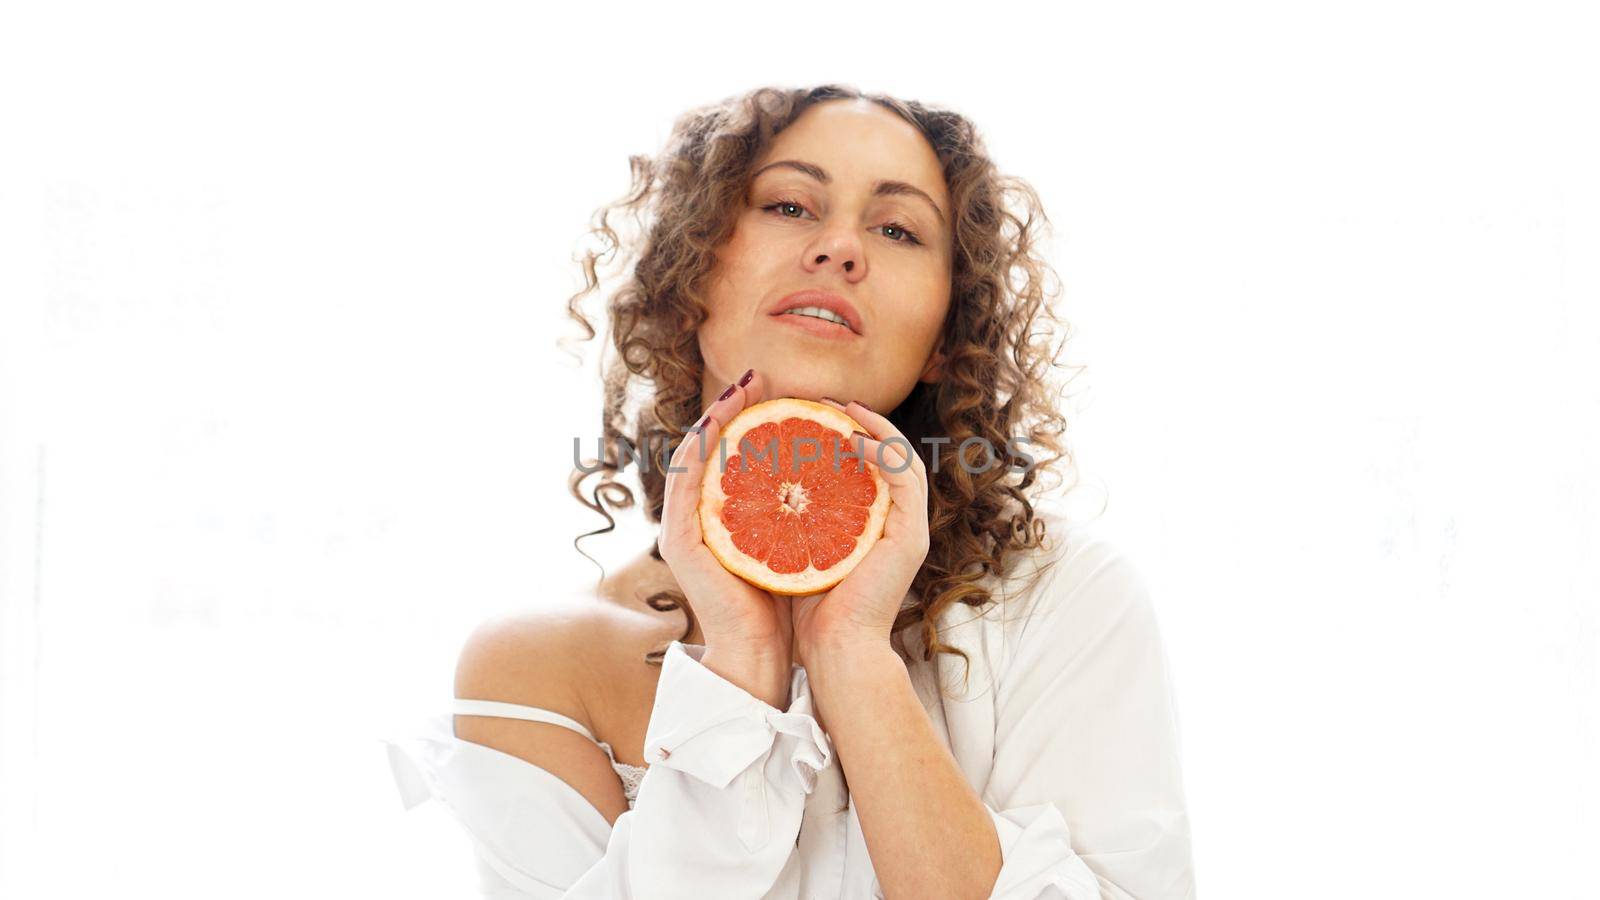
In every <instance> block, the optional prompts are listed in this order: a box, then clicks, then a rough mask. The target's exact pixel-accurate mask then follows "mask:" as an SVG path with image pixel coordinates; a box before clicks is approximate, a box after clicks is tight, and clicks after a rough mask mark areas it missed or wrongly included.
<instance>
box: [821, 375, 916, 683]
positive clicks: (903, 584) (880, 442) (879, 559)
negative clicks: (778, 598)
mask: <svg viewBox="0 0 1600 900" xmlns="http://www.w3.org/2000/svg"><path fill="white" fill-rule="evenodd" d="M824 402H827V403H830V404H831V405H832V406H834V407H836V408H838V409H840V410H841V411H843V412H844V413H845V414H846V415H848V416H850V417H851V418H853V419H855V420H856V421H857V422H859V423H860V424H861V430H862V431H864V432H866V433H867V434H869V435H871V437H870V438H862V437H860V436H856V437H853V438H851V444H852V449H853V452H854V453H855V454H857V455H859V456H860V457H861V458H863V459H865V460H866V461H867V462H868V464H871V465H876V467H877V468H878V471H879V473H880V474H882V475H883V477H884V480H886V481H888V482H889V499H890V505H889V517H888V520H887V521H886V522H885V523H884V529H883V536H882V537H880V538H879V539H878V542H877V543H875V544H873V545H872V549H871V550H869V551H867V555H866V556H864V557H862V558H861V562H860V563H858V564H857V565H856V567H855V568H854V569H852V570H850V574H849V575H846V576H845V578H844V580H843V581H841V582H839V583H838V584H836V585H834V586H833V589H832V590H829V591H826V592H824V593H821V594H812V595H808V596H805V597H795V598H794V600H793V603H792V614H793V617H794V643H795V650H796V653H797V654H798V656H799V662H800V664H801V665H806V664H807V661H808V660H812V661H815V660H817V659H819V658H820V655H821V654H826V653H833V652H837V651H844V652H849V651H852V650H856V649H861V648H868V649H870V650H871V651H874V652H875V651H877V650H881V649H883V648H887V647H888V646H889V635H890V633H891V631H892V630H893V626H894V620H895V617H896V616H898V615H899V614H900V605H901V603H902V602H903V601H904V599H905V596H906V593H907V592H908V591H910V590H911V582H912V581H913V580H914V579H915V578H916V577H917V572H918V571H919V570H920V569H921V568H922V563H923V561H924V560H926V559H927V557H928V546H929V537H928V473H927V467H926V466H925V465H924V464H923V462H922V457H920V456H918V455H917V454H916V453H915V452H913V451H912V450H911V441H910V440H909V439H907V438H906V436H905V435H903V434H901V433H900V430H899V429H898V428H895V427H894V425H893V423H891V422H890V421H889V419H888V417H887V416H881V415H879V414H877V413H875V412H873V411H872V410H870V409H867V408H866V407H865V406H862V405H861V404H860V403H854V402H852V403H850V404H849V405H840V404H838V403H834V402H833V401H824ZM891 438H897V439H898V440H897V441H895V442H894V443H888V444H886V443H884V441H888V440H890V439H891ZM908 456H909V457H910V459H909V460H908V459H907V457H908Z"/></svg>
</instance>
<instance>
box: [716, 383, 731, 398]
mask: <svg viewBox="0 0 1600 900" xmlns="http://www.w3.org/2000/svg"><path fill="white" fill-rule="evenodd" d="M733 391H734V387H733V385H731V384H730V385H728V389H727V390H725V391H723V392H722V396H721V397H718V398H717V399H718V400H726V399H728V398H729V397H732V396H733Z"/></svg>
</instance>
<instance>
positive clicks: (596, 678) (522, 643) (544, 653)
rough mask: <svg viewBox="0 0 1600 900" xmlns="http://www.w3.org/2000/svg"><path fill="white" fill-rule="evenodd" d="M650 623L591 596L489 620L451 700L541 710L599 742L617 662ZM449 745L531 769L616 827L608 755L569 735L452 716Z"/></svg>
mask: <svg viewBox="0 0 1600 900" xmlns="http://www.w3.org/2000/svg"><path fill="white" fill-rule="evenodd" d="M648 625H649V623H648V622H645V621H642V620H641V617H640V616H639V615H638V614H637V613H634V612H632V611H629V610H626V609H622V608H619V607H617V606H615V605H614V604H611V603H607V602H604V601H602V600H599V599H597V598H594V597H588V598H585V597H582V596H576V597H570V598H561V599H557V600H554V601H550V602H543V603H541V604H540V605H539V606H538V607H537V608H532V609H521V610H512V611H505V612H500V613H497V614H494V615H491V616H489V617H487V618H486V619H485V620H484V621H483V622H481V623H480V624H479V625H478V626H477V627H476V628H474V629H473V631H472V632H471V634H470V635H469V636H468V637H467V639H466V641H465V642H464V643H463V645H462V648H461V653H460V657H459V660H458V662H457V666H456V673H455V696H456V697H458V698H462V699H469V700H496V701H500V702H504V703H514V704H517V705H520V706H532V707H537V708H540V709H546V710H549V711H551V712H555V713H559V714H560V715H563V716H566V717H567V718H570V719H572V720H574V721H576V722H577V723H578V724H580V725H582V726H583V727H584V728H586V729H587V730H588V731H589V733H590V734H591V735H594V736H595V737H596V738H597V739H601V740H603V739H605V735H606V734H608V732H609V731H610V729H611V728H612V727H614V724H613V723H612V722H610V721H608V720H607V718H606V717H607V716H608V715H609V714H610V711H611V710H613V709H614V707H615V705H616V704H615V702H614V700H613V699H612V693H613V692H615V691H617V690H619V688H618V687H617V683H618V681H619V678H618V675H617V671H618V665H617V662H618V660H619V658H620V657H619V654H621V653H623V652H626V648H632V647H634V646H637V645H640V644H641V643H642V641H643V640H644V636H645V635H646V634H647V633H648ZM453 718H454V730H455V736H456V737H457V738H459V739H461V740H464V741H469V742H471V743H474V744H480V745H482V746H485V747H489V748H491V749H494V750H499V751H500V752H502V753H506V754H509V755H511V756H515V757H517V758H519V759H522V760H524V761H526V762H530V763H533V764H534V765H536V766H538V767H539V768H541V769H544V770H545V771H547V772H549V773H551V774H553V775H555V776H556V777H557V778H559V779H561V780H562V781H564V782H566V783H567V784H568V785H569V786H571V787H572V788H574V789H575V790H577V791H578V792H579V793H580V794H582V795H583V796H584V797H585V798H587V799H588V800H589V801H590V803H591V804H592V805H593V806H594V807H595V808H596V809H597V810H599V811H600V812H601V814H602V815H604V816H605V817H606V819H607V820H608V821H615V819H616V817H617V816H618V815H620V814H621V813H622V812H624V811H625V810H626V809H627V800H626V797H625V796H624V794H623V791H622V787H621V784H620V782H619V781H618V779H617V774H616V772H615V771H613V769H612V765H611V760H610V758H608V756H607V754H606V753H605V752H604V751H603V750H601V749H600V747H599V746H598V745H596V744H595V743H594V742H593V741H591V740H590V739H589V738H588V737H585V736H584V735H582V734H579V733H578V732H576V731H573V730H571V729H569V728H566V727H563V726H560V725H554V724H549V723H545V722H529V721H524V720H521V719H509V718H501V717H496V716H477V715H456V716H454V717H453Z"/></svg>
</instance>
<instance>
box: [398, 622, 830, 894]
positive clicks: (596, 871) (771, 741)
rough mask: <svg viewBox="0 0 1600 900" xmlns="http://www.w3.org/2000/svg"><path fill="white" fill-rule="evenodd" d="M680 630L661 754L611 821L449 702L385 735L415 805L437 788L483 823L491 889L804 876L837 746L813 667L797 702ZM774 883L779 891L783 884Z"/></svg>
mask: <svg viewBox="0 0 1600 900" xmlns="http://www.w3.org/2000/svg"><path fill="white" fill-rule="evenodd" d="M704 650H705V648H704V647H702V646H699V645H692V644H691V645H685V644H682V643H680V642H678V641H674V642H673V643H672V644H671V645H669V646H668V648H667V652H666V656H665V658H664V659H663V662H662V672H661V679H660V681H659V682H658V685H657V688H656V699H655V706H654V708H653V709H652V711H651V716H650V723H649V726H648V728H647V731H646V742H645V748H646V761H647V762H649V763H651V765H650V768H649V770H648V771H647V772H646V773H645V777H644V781H643V782H642V784H641V785H640V787H639V795H638V797H637V798H636V799H635V802H634V806H633V808H632V809H631V810H629V811H627V812H625V813H623V814H622V815H621V816H619V817H618V818H617V820H616V823H615V826H614V827H613V826H610V825H608V824H607V822H606V820H605V817H604V816H602V815H601V814H600V813H599V811H598V810H596V809H595V808H594V807H593V806H592V805H591V804H590V803H589V802H588V800H586V799H585V798H584V797H583V795H582V794H580V793H578V792H577V791H576V790H574V789H573V788H572V787H570V786H568V785H567V784H566V783H565V782H563V781H561V780H560V779H559V778H557V777H555V776H554V775H552V774H551V773H549V772H547V771H545V770H544V769H541V768H539V767H538V766H535V765H533V764H531V763H529V762H527V761H525V760H523V759H520V758H519V757H515V756H512V755H510V754H507V753H502V752H500V751H498V750H494V749H492V748H489V747H484V746H482V745H479V744H474V743H472V742H470V741H463V740H460V739H458V738H456V737H455V736H454V734H453V731H454V729H453V727H452V725H451V718H450V716H449V715H442V716H437V717H435V718H433V719H430V720H429V723H428V726H427V727H426V728H424V729H423V730H422V731H421V733H419V734H416V735H412V736H408V737H405V738H398V739H385V741H384V743H385V744H386V745H387V746H388V752H389V761H390V766H391V770H392V772H393V775H394V778H395V784H396V786H397V788H398V790H399V792H400V797H401V802H402V805H403V806H404V808H406V809H410V808H412V807H414V806H416V805H418V804H420V803H422V802H424V801H426V800H428V799H437V800H439V801H440V802H441V803H443V804H444V805H445V806H446V807H447V808H448V809H449V810H450V811H451V813H452V814H453V815H454V816H455V818H456V819H457V820H458V821H459V822H460V823H461V824H462V826H463V827H464V828H465V829H466V831H467V833H468V834H469V835H470V836H471V838H472V841H473V845H474V848H475V850H476V852H477V855H478V858H479V860H480V864H481V871H482V882H481V885H480V893H481V895H482V896H485V897H498V898H505V897H515V896H528V897H541V898H554V897H569V898H597V897H607V898H634V897H645V896H648V897H694V898H696V900H703V898H705V897H722V896H730V897H732V896H737V897H752V898H754V897H764V896H768V895H769V894H771V893H774V892H776V893H780V894H781V893H783V890H782V887H783V885H784V884H785V883H786V882H787V881H789V880H792V879H796V878H798V875H799V872H798V866H796V865H792V864H791V858H792V857H794V856H795V854H796V853H797V852H798V850H797V848H796V846H795V839H796V836H797V835H798V834H799V829H800V820H801V816H802V814H803V812H804V806H805V798H806V795H808V794H809V793H810V792H811V791H812V789H813V788H814V787H815V784H816V775H817V772H818V771H820V770H821V769H823V768H826V766H827V765H828V762H829V760H830V759H831V758H832V753H833V750H832V746H831V744H830V743H829V740H828V737H827V735H826V734H825V733H824V732H823V731H822V729H821V728H820V727H819V726H818V725H817V722H816V719H815V718H814V716H813V713H812V710H813V707H812V700H811V691H810V687H809V684H808V682H807V681H806V674H805V670H804V669H802V668H800V667H799V666H795V667H794V668H793V669H792V681H791V690H790V694H791V697H792V699H791V701H790V703H789V709H788V710H787V711H780V710H778V709H777V708H775V707H773V706H771V705H769V704H767V703H765V702H763V701H761V700H759V699H757V698H756V697H754V696H752V695H750V694H749V693H747V692H746V691H744V690H743V689H741V688H739V687H738V686H736V685H734V684H732V683H731V682H729V681H727V680H726V679H724V678H722V677H721V676H719V675H717V674H716V673H714V672H712V671H711V670H710V669H707V668H705V666H703V665H701V663H700V658H701V656H702V655H703V653H704ZM775 889H776V891H775Z"/></svg>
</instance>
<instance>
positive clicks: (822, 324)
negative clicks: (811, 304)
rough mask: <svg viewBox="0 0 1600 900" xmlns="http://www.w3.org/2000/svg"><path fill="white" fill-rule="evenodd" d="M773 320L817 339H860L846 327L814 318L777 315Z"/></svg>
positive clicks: (790, 314) (788, 314)
mask: <svg viewBox="0 0 1600 900" xmlns="http://www.w3.org/2000/svg"><path fill="white" fill-rule="evenodd" d="M773 318H774V319H778V320H780V321H782V322H786V323H788V324H790V325H793V326H794V327H796V328H799V329H800V330H802V331H805V332H807V333H810V334H813V335H816V336H817V337H822V338H833V339H834V340H853V339H855V338H859V337H861V335H859V334H856V333H855V332H854V331H851V330H850V329H849V327H848V326H845V325H839V324H837V323H834V322H829V321H828V320H826V319H819V318H817V317H816V316H802V315H797V314H794V313H779V314H778V315H776V316H773Z"/></svg>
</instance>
